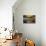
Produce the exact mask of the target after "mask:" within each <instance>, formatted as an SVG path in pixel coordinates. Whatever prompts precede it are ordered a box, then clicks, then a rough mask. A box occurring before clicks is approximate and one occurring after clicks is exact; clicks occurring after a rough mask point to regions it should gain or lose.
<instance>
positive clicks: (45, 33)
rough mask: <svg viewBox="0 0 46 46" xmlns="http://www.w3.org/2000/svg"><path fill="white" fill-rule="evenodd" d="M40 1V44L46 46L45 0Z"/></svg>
mask: <svg viewBox="0 0 46 46" xmlns="http://www.w3.org/2000/svg"><path fill="white" fill-rule="evenodd" d="M41 3H42V4H41V15H42V16H41V27H42V30H41V38H42V46H46V0H42V2H41Z"/></svg>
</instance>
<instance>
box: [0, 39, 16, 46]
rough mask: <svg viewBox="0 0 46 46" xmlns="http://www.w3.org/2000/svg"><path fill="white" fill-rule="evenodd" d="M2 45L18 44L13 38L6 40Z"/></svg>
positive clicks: (12, 45)
mask: <svg viewBox="0 0 46 46" xmlns="http://www.w3.org/2000/svg"><path fill="white" fill-rule="evenodd" d="M0 46H16V44H15V39H13V40H6V42H4V43H3V44H2V45H0Z"/></svg>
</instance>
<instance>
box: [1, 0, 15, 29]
mask: <svg viewBox="0 0 46 46" xmlns="http://www.w3.org/2000/svg"><path fill="white" fill-rule="evenodd" d="M15 2H16V0H0V27H7V28H9V29H11V28H12V6H13V4H14V3H15Z"/></svg>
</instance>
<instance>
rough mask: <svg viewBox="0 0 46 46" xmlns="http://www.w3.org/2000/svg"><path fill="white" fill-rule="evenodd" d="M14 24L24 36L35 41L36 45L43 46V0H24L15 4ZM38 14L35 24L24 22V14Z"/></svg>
mask: <svg viewBox="0 0 46 46" xmlns="http://www.w3.org/2000/svg"><path fill="white" fill-rule="evenodd" d="M18 2H19V1H18ZM13 14H14V21H15V22H14V24H15V29H17V30H18V32H22V33H23V37H24V38H28V39H32V40H34V41H35V43H36V46H41V0H22V2H21V3H19V4H18V3H16V4H15V5H14V6H13ZM25 14H26V15H36V23H35V24H23V15H25Z"/></svg>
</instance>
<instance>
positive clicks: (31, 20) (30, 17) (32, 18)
mask: <svg viewBox="0 0 46 46" xmlns="http://www.w3.org/2000/svg"><path fill="white" fill-rule="evenodd" d="M35 18H36V17H35V15H23V23H35V22H36V19H35Z"/></svg>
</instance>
